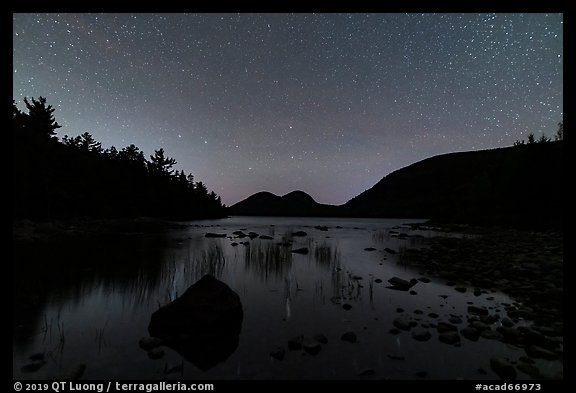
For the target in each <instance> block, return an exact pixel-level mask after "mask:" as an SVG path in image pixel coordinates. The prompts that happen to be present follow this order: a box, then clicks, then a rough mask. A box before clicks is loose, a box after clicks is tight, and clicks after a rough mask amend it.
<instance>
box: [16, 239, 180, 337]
mask: <svg viewBox="0 0 576 393" xmlns="http://www.w3.org/2000/svg"><path fill="white" fill-rule="evenodd" d="M166 247H169V243H168V242H167V241H166V238H164V237H163V236H153V237H148V236H114V237H98V238H90V239H86V238H78V239H74V241H70V240H68V241H64V240H60V241H59V240H54V241H51V242H37V243H35V244H34V245H32V246H31V245H30V244H25V245H21V244H15V245H14V260H13V280H14V283H15V285H14V289H13V291H14V292H13V310H14V319H13V321H14V322H13V323H14V329H13V332H14V341H15V342H16V343H17V344H18V345H21V346H26V345H27V343H28V342H29V341H28V340H27V338H28V337H29V336H31V335H32V334H34V333H35V332H37V331H38V330H39V329H41V328H42V329H46V327H42V326H41V324H44V325H50V321H48V323H47V322H46V320H45V319H44V316H43V315H44V314H43V310H44V309H45V307H46V306H47V305H48V304H49V303H51V302H57V303H60V304H63V303H67V302H69V303H70V304H72V305H79V304H80V303H81V302H82V301H83V299H85V298H86V297H88V296H89V295H90V294H91V293H92V292H93V291H94V290H95V289H98V290H100V291H102V292H104V293H115V292H117V293H122V294H124V295H125V296H124V297H123V299H124V300H125V301H126V304H123V305H122V306H123V307H130V308H134V307H138V306H139V305H141V304H142V303H145V302H147V301H148V296H149V294H150V293H153V292H154V291H155V290H156V289H157V287H158V286H159V283H160V282H161V280H162V278H163V277H162V274H161V273H162V268H163V263H162V262H163V257H164V249H165V248H166Z"/></svg>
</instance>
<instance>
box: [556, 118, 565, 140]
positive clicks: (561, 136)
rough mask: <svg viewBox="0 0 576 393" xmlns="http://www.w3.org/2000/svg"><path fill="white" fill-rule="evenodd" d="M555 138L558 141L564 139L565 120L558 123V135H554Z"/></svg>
mask: <svg viewBox="0 0 576 393" xmlns="http://www.w3.org/2000/svg"><path fill="white" fill-rule="evenodd" d="M554 140H556V141H563V140H564V121H561V122H560V123H558V131H556V135H554Z"/></svg>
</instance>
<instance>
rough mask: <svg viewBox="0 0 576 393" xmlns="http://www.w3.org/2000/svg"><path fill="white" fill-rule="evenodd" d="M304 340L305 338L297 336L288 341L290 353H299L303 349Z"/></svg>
mask: <svg viewBox="0 0 576 393" xmlns="http://www.w3.org/2000/svg"><path fill="white" fill-rule="evenodd" d="M303 340H304V336H297V337H294V338H291V339H290V340H288V350H289V351H297V350H299V349H302V341H303Z"/></svg>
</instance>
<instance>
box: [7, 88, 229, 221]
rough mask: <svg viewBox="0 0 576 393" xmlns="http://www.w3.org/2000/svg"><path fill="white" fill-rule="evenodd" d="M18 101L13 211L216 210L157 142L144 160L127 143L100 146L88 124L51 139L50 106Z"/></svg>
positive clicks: (194, 213)
mask: <svg viewBox="0 0 576 393" xmlns="http://www.w3.org/2000/svg"><path fill="white" fill-rule="evenodd" d="M25 102H26V104H27V108H28V111H29V113H27V114H26V113H23V112H21V111H20V110H19V109H18V107H17V106H16V102H15V101H14V100H13V101H12V128H13V135H14V138H13V141H14V165H13V166H14V174H13V178H14V202H15V203H14V209H13V212H14V213H13V214H14V216H15V217H19V218H21V217H27V218H32V219H53V218H63V217H75V216H98V217H123V216H124V217H125V216H129V217H135V216H141V215H147V216H153V217H170V218H176V219H192V218H205V217H222V216H223V214H224V210H223V207H222V203H221V200H220V198H219V197H218V195H216V194H215V193H214V192H210V193H208V190H207V188H206V186H205V185H204V184H203V183H201V182H199V183H198V184H195V183H194V176H193V175H192V174H189V175H186V173H185V172H184V171H183V170H176V171H174V170H173V169H172V168H173V166H174V165H175V164H176V160H175V159H174V158H170V157H166V155H165V153H164V149H159V150H156V151H155V152H154V153H155V154H154V155H152V156H150V161H147V160H146V158H145V156H144V153H143V152H142V151H140V149H139V148H138V147H136V146H135V145H134V144H131V145H129V146H126V147H124V148H123V149H121V150H120V151H118V149H116V148H115V147H114V146H112V147H110V148H109V149H106V150H104V149H102V145H101V144H100V142H98V141H96V140H95V139H94V137H93V136H92V135H91V134H90V133H88V132H85V133H83V134H82V135H79V136H76V137H69V136H68V135H65V136H64V137H63V138H62V140H61V141H58V138H56V137H55V134H56V133H55V130H56V129H57V128H59V125H58V123H57V122H56V121H55V119H54V117H53V116H52V114H53V112H54V109H53V108H52V107H51V106H47V105H46V100H45V99H44V98H42V97H41V98H40V99H39V100H38V101H36V100H34V99H32V101H31V102H28V100H26V101H25Z"/></svg>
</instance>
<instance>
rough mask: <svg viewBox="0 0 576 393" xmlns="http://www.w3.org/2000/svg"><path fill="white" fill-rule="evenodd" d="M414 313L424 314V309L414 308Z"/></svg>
mask: <svg viewBox="0 0 576 393" xmlns="http://www.w3.org/2000/svg"><path fill="white" fill-rule="evenodd" d="M414 314H418V315H420V314H424V311H422V310H418V309H416V310H414Z"/></svg>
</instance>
